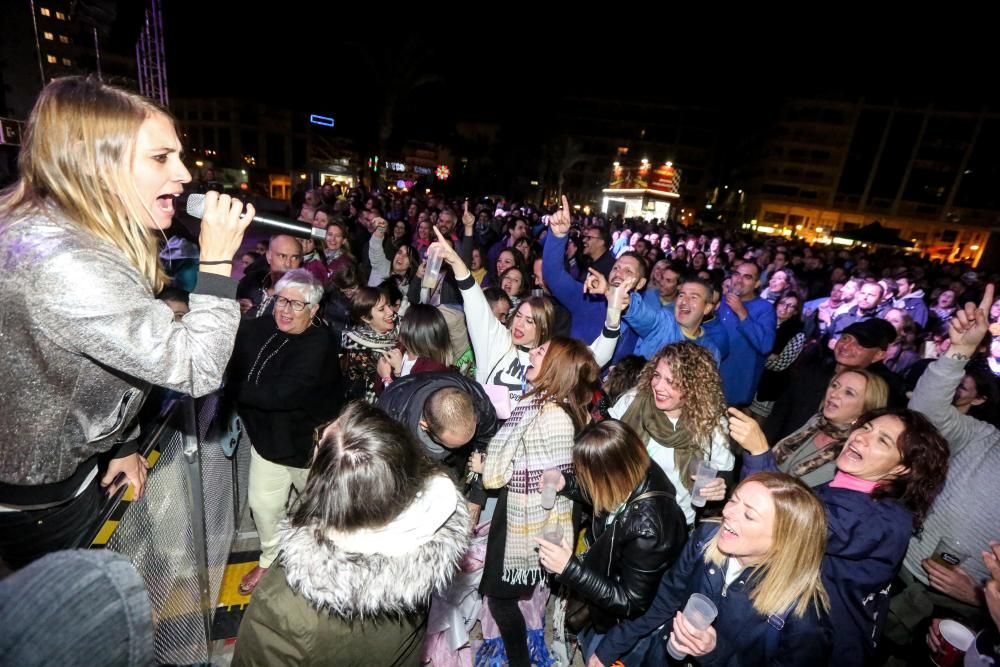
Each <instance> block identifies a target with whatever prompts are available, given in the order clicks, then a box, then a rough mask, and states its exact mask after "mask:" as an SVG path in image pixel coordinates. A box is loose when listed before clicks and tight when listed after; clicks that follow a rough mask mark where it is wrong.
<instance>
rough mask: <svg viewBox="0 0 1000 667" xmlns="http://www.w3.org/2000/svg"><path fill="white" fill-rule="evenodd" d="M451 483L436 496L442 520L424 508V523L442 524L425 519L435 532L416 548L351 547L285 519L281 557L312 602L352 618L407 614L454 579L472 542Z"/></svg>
mask: <svg viewBox="0 0 1000 667" xmlns="http://www.w3.org/2000/svg"><path fill="white" fill-rule="evenodd" d="M435 482H436V483H437V484H440V480H439V479H438V480H435ZM448 484H449V485H450V491H451V494H448V493H446V494H445V495H444V496H443V497H441V498H440V499H439V500H436V501H435V502H436V503H438V505H437V507H436V508H435V510H436V511H437V512H438V516H439V517H440V516H441V513H440V512H441V510H442V509H443V510H444V516H446V517H447V518H445V519H444V522H443V523H440V519H439V518H434V512H421V513H420V514H421V515H422V517H423V518H422V520H423V521H424V522H427V521H433V522H434V523H438V525H437V526H434V525H430V526H428V525H426V523H425V525H424V526H422V527H421V528H422V529H424V530H428V531H430V532H431V533H432V534H431V536H430V538H429V539H428V540H427V541H425V542H423V543H422V544H420V545H419V546H415V547H414V548H412V549H406V545H405V544H402V545H400V544H397V545H396V547H395V549H394V552H393V553H382V552H379V551H369V552H366V553H361V552H359V551H356V550H355V551H348V550H347V549H345V548H344V547H343V544H342V543H343V540H340V543H341V546H338V537H337V536H336V535H334V534H332V533H331V532H330V531H327V533H326V535H325V536H324V539H322V540H320V539H318V538H317V533H316V530H317V529H316V527H315V526H303V527H300V528H292V527H291V526H289V524H288V521H287V519H285V520H283V521H282V523H281V526H280V528H279V540H280V542H279V543H280V544H281V547H280V554H279V556H278V558H279V560H280V562H281V565H282V567H283V568H284V570H285V575H286V578H287V580H288V585H289V586H291V588H292V590H294V591H295V592H297V593H298V594H299V595H302V596H303V597H304V598H306V600H308V601H309V602H310V603H311V604H312V605H313V606H315V607H317V608H320V609H327V610H329V611H330V612H331V613H332V614H334V615H336V616H339V617H341V618H345V619H348V620H354V619H366V618H372V617H377V616H385V615H407V614H410V613H412V612H414V611H416V610H419V609H421V608H424V607H426V606H427V604H428V602H429V600H430V596H431V594H432V593H435V592H438V591H442V590H444V589H445V588H446V587H447V586H448V585H449V584H450V583H451V580H452V579H453V578H454V576H455V574H457V572H458V564H459V562H460V561H461V559H462V557H463V556H464V555H465V552H466V549H467V548H468V546H469V511H468V508H467V507H466V504H465V500H464V499H463V498H462V496H461V494H460V493H459V492H458V489H457V488H455V486H454V484H453V483H452V482H451V481H450V480H449V481H448ZM429 486H430V483H429ZM421 493H422V495H423V494H424V492H421ZM419 500H420V499H419V498H418V501H415V502H414V504H416V503H417V502H419ZM442 505H444V507H442ZM412 507H413V506H411V508H412ZM449 507H450V508H452V509H453V511H451V512H450V513H448V511H447V510H448V508H449ZM408 511H409V510H408ZM404 539H405V538H404Z"/></svg>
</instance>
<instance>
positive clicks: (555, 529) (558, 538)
mask: <svg viewBox="0 0 1000 667" xmlns="http://www.w3.org/2000/svg"><path fill="white" fill-rule="evenodd" d="M562 538H563V532H562V528H560V527H559V524H558V523H550V524H549V525H547V526H545V527H544V528H542V539H543V540H545V541H546V542H551V543H552V544H562Z"/></svg>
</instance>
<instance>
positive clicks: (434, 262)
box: [420, 247, 444, 289]
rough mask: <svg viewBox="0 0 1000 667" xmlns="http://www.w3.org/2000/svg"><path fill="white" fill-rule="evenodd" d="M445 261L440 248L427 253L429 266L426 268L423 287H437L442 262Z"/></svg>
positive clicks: (421, 283)
mask: <svg viewBox="0 0 1000 667" xmlns="http://www.w3.org/2000/svg"><path fill="white" fill-rule="evenodd" d="M443 260H444V258H443V257H442V256H441V249H440V248H437V247H435V248H431V249H430V250H429V251H428V252H427V266H425V267H424V277H423V279H422V280H421V281H420V286H421V287H426V288H428V289H434V287H436V286H437V281H438V276H440V275H441V262H442V261H443Z"/></svg>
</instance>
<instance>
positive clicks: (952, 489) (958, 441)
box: [903, 357, 1000, 584]
mask: <svg viewBox="0 0 1000 667" xmlns="http://www.w3.org/2000/svg"><path fill="white" fill-rule="evenodd" d="M964 375H965V362H964V361H959V360H955V359H951V358H949V357H942V358H940V359H937V360H935V361H934V362H932V363H931V365H930V366H928V367H927V370H926V371H924V374H923V375H922V376H921V378H920V381H919V382H917V386H916V388H915V389H914V391H913V398H912V399H911V400H910V409H912V410H917V411H919V412H922V413H924V415H926V416H927V418H928V419H930V420H931V422H932V423H933V424H934V425H935V426H936V427H937V428H938V430H939V431H941V435H943V436H944V437H945V439H947V441H948V446H949V447H950V448H951V460H950V461H949V467H948V479H947V481H946V482H945V485H944V489H943V490H942V491H941V494H940V495H939V496H938V497H937V499H936V500H935V501H934V506H933V507H932V508H931V511H930V514H929V515H928V516H927V520H926V521H925V523H924V530H923V533H922V534H921V535H920V537H914V538H913V539H911V540H910V548H909V549H908V550H907V552H906V559H905V560H904V561H903V564H904V565H905V567H906V569H907V570H909V571H910V573H911V574H912V575H913V576H914V577H916V578H917V579H918V580H919V581H921V582H922V583H924V584H926V583H927V573H926V572H925V571H924V569H923V568H922V567H920V561H922V560H923V559H925V558H929V557H930V556H931V554H932V553H933V552H934V547H935V546H936V545H937V543H938V540H939V539H941V538H942V537H945V536H947V537H951V538H953V539H957V540H958V541H959V542H960V543H961V544H963V545H966V546H967V547H968V548H967V552H968V553H969V554H970V556H969V558H968V559H966V560H965V561H964V562H963V563H962V568H963V569H964V570H965V571H966V572H968V573H969V575H970V576H971V577H972V579H973V580H974V581H976V582H978V583H980V584H982V582H983V581H984V580H986V579H987V578H989V573H988V572H987V570H986V566H985V565H983V559H982V557H981V555H980V554H981V553H982V552H983V551H988V550H989V541H990V540H991V539H992V540H996V539H1000V481H998V480H1000V430H997V429H996V427H994V426H991V425H990V424H987V423H986V422H982V421H979V420H978V419H974V418H973V417H969V416H968V415H963V414H961V413H959V412H958V410H956V409H955V408H954V407H952V405H951V400H952V397H953V396H954V393H955V388H956V387H957V386H958V384H959V382H961V381H962V377H963V376H964Z"/></svg>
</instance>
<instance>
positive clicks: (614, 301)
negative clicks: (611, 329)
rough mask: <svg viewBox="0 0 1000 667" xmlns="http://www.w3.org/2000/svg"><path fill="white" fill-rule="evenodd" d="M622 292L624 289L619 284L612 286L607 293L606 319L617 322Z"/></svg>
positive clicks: (620, 310)
mask: <svg viewBox="0 0 1000 667" xmlns="http://www.w3.org/2000/svg"><path fill="white" fill-rule="evenodd" d="M624 293H625V290H624V289H623V288H622V286H621V285H619V286H618V287H612V288H611V292H609V293H608V319H609V320H611V321H612V322H617V321H618V320H620V319H621V316H622V309H621V302H622V296H623V295H624Z"/></svg>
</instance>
